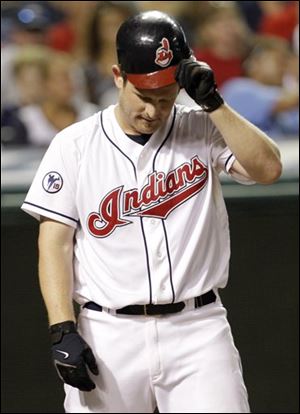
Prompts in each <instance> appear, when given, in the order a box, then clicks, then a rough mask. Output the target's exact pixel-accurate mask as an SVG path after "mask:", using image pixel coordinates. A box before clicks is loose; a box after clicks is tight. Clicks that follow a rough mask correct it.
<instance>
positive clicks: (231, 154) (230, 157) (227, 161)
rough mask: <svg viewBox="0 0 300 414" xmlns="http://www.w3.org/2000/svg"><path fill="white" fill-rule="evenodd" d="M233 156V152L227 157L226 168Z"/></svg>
mask: <svg viewBox="0 0 300 414" xmlns="http://www.w3.org/2000/svg"><path fill="white" fill-rule="evenodd" d="M231 157H233V154H231V155H229V157H228V158H227V160H226V162H225V170H226V167H227V164H228V161H229V160H230V158H231Z"/></svg>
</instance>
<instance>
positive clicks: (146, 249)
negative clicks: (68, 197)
mask: <svg viewBox="0 0 300 414" xmlns="http://www.w3.org/2000/svg"><path fill="white" fill-rule="evenodd" d="M100 118H101V127H102V129H103V132H104V134H105V136H106V138H107V139H108V140H109V142H110V143H111V144H112V145H113V146H114V147H115V148H117V149H118V150H119V151H120V153H121V154H122V155H124V157H126V158H127V159H128V161H130V163H131V165H132V166H133V170H134V176H135V179H136V180H137V175H136V168H135V165H134V162H133V161H132V160H131V159H130V158H129V157H128V156H127V155H126V154H125V153H124V152H123V151H122V150H121V148H119V147H118V146H117V145H116V144H115V143H114V142H113V141H112V140H111V139H110V138H109V136H108V135H107V133H106V131H105V129H104V125H103V116H102V112H101V115H100ZM140 219H141V229H142V234H143V239H144V244H145V251H146V260H147V271H148V281H149V304H151V303H152V286H151V273H150V265H149V253H148V248H147V241H146V237H145V231H144V225H143V220H142V217H140Z"/></svg>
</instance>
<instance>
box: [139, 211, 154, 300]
mask: <svg viewBox="0 0 300 414" xmlns="http://www.w3.org/2000/svg"><path fill="white" fill-rule="evenodd" d="M140 220H141V228H142V234H143V239H144V244H145V250H146V258H147V270H148V281H149V304H150V305H151V303H152V284H151V272H150V265H149V253H148V248H147V240H146V236H145V230H144V224H143V217H140Z"/></svg>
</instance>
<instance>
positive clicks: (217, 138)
mask: <svg viewBox="0 0 300 414" xmlns="http://www.w3.org/2000/svg"><path fill="white" fill-rule="evenodd" d="M208 137H209V151H210V156H211V160H212V165H213V167H214V168H215V170H216V171H217V172H218V174H219V173H220V172H221V171H224V172H225V174H227V175H229V176H231V177H232V178H233V179H234V180H235V181H237V182H238V183H240V184H245V185H251V184H255V183H256V182H255V181H253V180H251V179H249V178H247V177H244V176H243V175H241V174H238V173H236V172H233V171H232V165H233V163H234V161H235V160H236V157H235V156H234V154H233V153H232V151H231V150H230V149H229V148H228V146H227V145H226V142H225V140H224V138H223V136H222V135H221V133H220V132H219V130H218V129H217V128H216V127H215V125H214V124H213V123H212V122H211V121H210V120H209V119H208Z"/></svg>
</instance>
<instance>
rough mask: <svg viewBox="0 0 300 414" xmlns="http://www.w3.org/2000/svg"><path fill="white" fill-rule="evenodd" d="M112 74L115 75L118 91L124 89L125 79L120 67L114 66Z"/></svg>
mask: <svg viewBox="0 0 300 414" xmlns="http://www.w3.org/2000/svg"><path fill="white" fill-rule="evenodd" d="M112 72H113V75H114V81H115V85H116V87H117V88H118V89H122V88H123V86H124V79H123V76H122V72H121V69H120V66H118V65H113V66H112Z"/></svg>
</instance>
